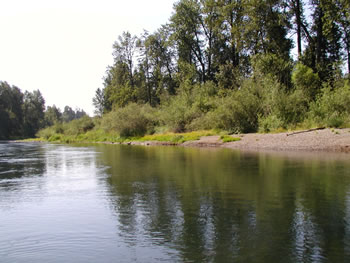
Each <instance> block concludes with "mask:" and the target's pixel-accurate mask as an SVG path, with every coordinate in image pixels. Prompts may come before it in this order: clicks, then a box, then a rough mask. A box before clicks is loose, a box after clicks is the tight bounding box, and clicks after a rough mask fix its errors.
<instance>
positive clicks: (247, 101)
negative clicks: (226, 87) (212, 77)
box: [204, 87, 261, 133]
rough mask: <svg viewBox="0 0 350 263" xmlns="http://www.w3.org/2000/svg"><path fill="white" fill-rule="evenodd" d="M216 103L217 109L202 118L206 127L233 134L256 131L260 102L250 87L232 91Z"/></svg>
mask: <svg viewBox="0 0 350 263" xmlns="http://www.w3.org/2000/svg"><path fill="white" fill-rule="evenodd" d="M217 103H218V104H217V108H216V109H215V110H213V111H211V112H209V113H208V114H207V115H206V117H205V118H204V119H205V120H204V122H205V123H207V125H210V126H211V127H212V128H217V129H222V130H226V131H229V132H233V133H239V132H254V131H256V130H257V129H258V122H257V120H258V114H259V112H260V110H261V102H260V100H259V98H258V96H257V95H256V94H254V92H252V90H251V88H250V87H243V88H242V89H241V90H239V91H233V92H231V93H230V94H229V95H228V96H227V97H224V98H221V99H218V101H217Z"/></svg>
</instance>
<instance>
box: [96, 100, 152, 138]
mask: <svg viewBox="0 0 350 263" xmlns="http://www.w3.org/2000/svg"><path fill="white" fill-rule="evenodd" d="M101 125H102V127H103V129H104V130H105V131H116V132H118V133H119V134H120V136H122V137H130V136H143V135H145V134H146V133H152V132H153V131H154V127H155V125H156V120H155V110H154V109H153V108H152V107H150V106H149V105H138V104H136V103H131V104H128V105H127V106H126V107H124V108H119V109H116V110H114V111H112V112H110V113H108V114H106V115H105V117H104V118H103V120H102V123H101Z"/></svg>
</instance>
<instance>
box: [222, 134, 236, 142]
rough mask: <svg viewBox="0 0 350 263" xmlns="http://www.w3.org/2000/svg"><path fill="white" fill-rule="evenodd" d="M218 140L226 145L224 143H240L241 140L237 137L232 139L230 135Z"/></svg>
mask: <svg viewBox="0 0 350 263" xmlns="http://www.w3.org/2000/svg"><path fill="white" fill-rule="evenodd" d="M220 139H221V140H222V142H224V143H226V142H237V141H240V140H241V138H239V137H232V136H230V135H221V136H220Z"/></svg>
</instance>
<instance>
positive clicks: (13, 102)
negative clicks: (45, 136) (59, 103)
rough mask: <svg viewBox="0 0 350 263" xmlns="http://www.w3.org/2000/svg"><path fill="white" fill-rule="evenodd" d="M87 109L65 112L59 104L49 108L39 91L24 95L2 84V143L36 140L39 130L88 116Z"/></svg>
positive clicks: (69, 109)
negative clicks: (85, 110)
mask: <svg viewBox="0 0 350 263" xmlns="http://www.w3.org/2000/svg"><path fill="white" fill-rule="evenodd" d="M85 115H86V113H85V112H84V111H83V110H79V109H77V110H76V111H74V110H72V108H70V107H69V106H66V107H65V108H64V111H63V113H62V112H61V110H60V109H59V108H57V107H56V106H55V105H53V106H48V107H47V108H45V99H44V97H43V96H42V94H41V92H40V91H39V90H35V91H33V92H29V91H25V92H24V93H23V92H22V91H21V90H20V89H19V88H18V87H16V86H11V85H9V84H8V83H7V82H3V81H0V140H5V139H17V138H33V137H34V136H35V135H36V133H37V132H38V130H39V129H42V128H45V127H47V126H51V125H54V124H56V123H60V122H69V121H71V120H73V119H78V118H81V117H83V116H85Z"/></svg>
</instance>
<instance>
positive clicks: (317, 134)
mask: <svg viewBox="0 0 350 263" xmlns="http://www.w3.org/2000/svg"><path fill="white" fill-rule="evenodd" d="M232 137H239V138H240V140H239V141H234V142H226V143H224V142H222V140H221V139H220V136H219V135H210V136H202V137H200V139H199V140H192V141H186V142H183V143H175V142H169V141H155V140H152V141H127V142H111V141H105V142H91V141H82V142H76V143H92V144H94V143H97V144H121V145H140V146H181V147H196V148H227V149H237V150H244V151H254V152H259V151H264V152H266V151H272V152H325V153H327V152H328V153H331V152H333V153H350V128H343V129H329V128H326V129H318V130H303V131H298V132H294V133H293V132H283V133H265V134H261V133H248V134H234V135H232ZM29 141H30V140H29ZM15 142H21V141H15ZM22 142H23V141H22ZM33 142H45V141H40V139H39V140H38V139H36V140H35V139H34V140H33Z"/></svg>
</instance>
